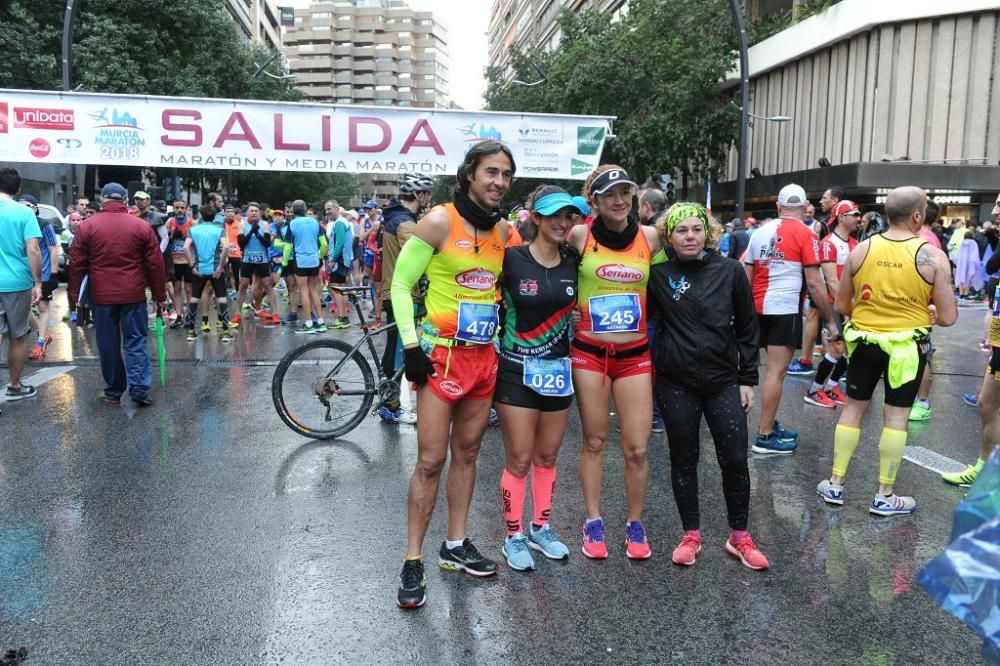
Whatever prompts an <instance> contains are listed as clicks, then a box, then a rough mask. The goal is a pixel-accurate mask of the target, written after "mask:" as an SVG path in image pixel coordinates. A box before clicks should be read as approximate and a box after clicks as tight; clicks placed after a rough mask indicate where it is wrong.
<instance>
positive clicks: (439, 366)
mask: <svg viewBox="0 0 1000 666" xmlns="http://www.w3.org/2000/svg"><path fill="white" fill-rule="evenodd" d="M428 357H429V358H430V360H431V365H432V366H433V367H434V373H435V374H436V375H437V376H435V377H428V378H427V386H428V388H430V390H431V391H432V392H433V393H434V395H436V396H437V397H438V398H440V399H441V400H442V401H444V402H447V403H448V404H452V405H453V404H455V403H457V402H459V401H460V400H487V399H489V398H491V397H492V396H493V391H494V389H495V388H496V379H497V352H496V348H495V347H494V346H493V345H471V344H470V345H456V346H454V347H448V346H445V345H434V346H433V347H432V348H431V352H430V354H428Z"/></svg>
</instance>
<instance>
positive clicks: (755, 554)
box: [726, 532, 771, 571]
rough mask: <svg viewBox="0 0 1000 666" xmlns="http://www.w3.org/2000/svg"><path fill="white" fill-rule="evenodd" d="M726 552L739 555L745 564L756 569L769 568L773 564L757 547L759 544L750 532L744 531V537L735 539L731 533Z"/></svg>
mask: <svg viewBox="0 0 1000 666" xmlns="http://www.w3.org/2000/svg"><path fill="white" fill-rule="evenodd" d="M726 552H727V553H729V554H730V555H732V556H733V557H738V558H739V559H740V562H742V563H743V566H745V567H747V568H748V569H753V570H754V571H760V570H762V569H767V568H768V567H770V566H771V564H770V563H769V562H768V561H767V558H766V557H764V553H762V552H760V550H758V549H757V544H756V543H754V540H753V539H751V538H750V533H749V532H746V533H744V536H743V538H741V539H739V540H734V537H733V535H729V538H728V539H727V540H726Z"/></svg>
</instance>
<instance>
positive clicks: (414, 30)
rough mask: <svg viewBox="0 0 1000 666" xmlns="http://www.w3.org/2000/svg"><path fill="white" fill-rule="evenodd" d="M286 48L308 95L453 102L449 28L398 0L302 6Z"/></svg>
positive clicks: (424, 104) (344, 100) (338, 100)
mask: <svg viewBox="0 0 1000 666" xmlns="http://www.w3.org/2000/svg"><path fill="white" fill-rule="evenodd" d="M284 44H285V46H284V54H285V57H286V58H287V61H288V69H289V72H290V73H291V74H294V75H295V84H296V86H297V87H298V88H299V90H301V91H302V92H303V94H304V95H305V98H306V100H307V101H317V102H331V103H334V104H373V105H376V106H413V107H420V108H448V107H449V101H450V100H449V98H448V87H449V76H448V33H447V30H446V29H445V27H444V26H443V25H442V24H441V23H440V22H439V21H438V20H436V19H435V18H434V15H433V14H432V13H431V12H418V11H414V10H412V9H410V8H409V7H407V6H406V4H405V3H403V2H399V1H392V2H390V1H388V0H381V1H376V2H372V1H370V0H369V1H367V2H365V1H363V0H359V1H358V2H357V4H347V3H336V4H332V3H320V2H316V3H313V4H311V5H309V7H308V8H305V9H296V10H295V27H294V28H290V29H288V30H287V31H286V32H285V40H284Z"/></svg>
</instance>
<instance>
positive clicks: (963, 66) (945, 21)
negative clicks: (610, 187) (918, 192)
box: [713, 0, 1000, 220]
mask: <svg viewBox="0 0 1000 666" xmlns="http://www.w3.org/2000/svg"><path fill="white" fill-rule="evenodd" d="M998 31H1000V9H998V8H997V5H996V3H995V2H986V1H983V0H952V1H951V2H949V3H940V2H933V1H931V0H886V1H884V2H878V3H872V2H869V1H868V0H843V1H842V2H840V3H838V4H836V5H834V6H833V7H831V8H830V9H829V10H827V11H826V12H825V13H823V14H820V15H817V16H813V17H811V18H809V19H806V20H805V21H802V22H801V23H798V24H796V25H794V26H792V27H790V28H789V29H787V30H784V31H782V32H781V33H779V34H777V35H775V36H774V37H772V38H770V39H768V40H765V41H763V42H761V43H759V44H757V45H755V46H753V47H752V48H751V49H750V67H749V70H750V100H751V101H750V109H749V110H750V112H751V113H753V114H756V115H760V116H765V117H769V116H770V117H773V116H779V115H785V116H791V117H792V120H791V121H790V122H784V123H776V122H768V121H766V120H760V119H755V120H753V121H752V126H751V127H750V129H749V138H748V146H749V151H748V159H747V170H748V174H747V175H749V173H751V172H752V173H755V174H756V175H755V177H751V178H750V180H749V181H748V183H747V209H748V210H749V211H751V212H752V211H753V210H754V209H755V208H763V209H765V210H767V209H768V208H773V201H774V196H775V194H776V193H777V191H778V190H779V189H780V187H781V186H782V185H784V184H785V183H787V182H790V181H795V182H799V183H800V184H802V185H803V186H804V187H806V191H807V192H808V193H809V194H810V196H811V197H815V198H818V197H819V195H821V194H822V192H823V190H824V189H826V188H827V187H829V186H830V185H835V184H836V185H841V186H843V187H845V188H846V189H847V191H848V194H849V196H851V197H852V198H855V199H857V200H859V202H862V203H865V204H870V205H871V206H878V205H879V204H880V203H881V202H882V201H884V195H885V194H886V193H887V192H888V190H889V189H891V188H893V187H897V186H899V185H906V184H910V185H920V186H922V187H924V188H926V189H928V190H929V191H930V194H931V195H932V196H934V197H935V198H936V199H937V200H938V201H939V203H942V204H944V205H945V206H946V209H945V214H944V216H945V217H946V218H948V219H954V218H959V217H961V218H965V219H970V218H971V219H973V220H982V219H989V218H988V215H989V209H990V208H992V205H993V201H994V198H995V196H996V193H997V190H998V188H1000V166H998V163H1000V44H998V38H997V34H998ZM726 85H728V86H729V87H731V88H733V90H734V92H735V90H736V87H738V85H739V73H738V72H733V73H731V75H730V77H729V80H728V81H727V83H726ZM736 157H737V154H736V148H735V146H734V147H733V148H732V150H731V151H730V157H729V160H728V164H727V169H726V171H725V174H726V176H725V178H724V179H723V180H724V181H727V182H723V183H720V184H718V185H717V186H716V187H715V188H714V190H713V204H716V205H717V207H719V208H724V207H728V206H731V205H732V204H734V203H735V192H736V187H735V185H736V183H735V180H736V177H737V173H736V165H737V159H736ZM821 164H822V165H823V166H821Z"/></svg>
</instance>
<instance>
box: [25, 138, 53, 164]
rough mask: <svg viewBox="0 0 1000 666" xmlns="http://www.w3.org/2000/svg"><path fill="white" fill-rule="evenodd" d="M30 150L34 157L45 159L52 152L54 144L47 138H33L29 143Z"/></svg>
mask: <svg viewBox="0 0 1000 666" xmlns="http://www.w3.org/2000/svg"><path fill="white" fill-rule="evenodd" d="M28 152H29V153H31V156H32V157H36V158H38V159H44V158H46V157H48V156H49V153H51V152H52V146H50V145H49V142H48V141H46V140H45V139H33V140H32V141H31V143H29V144H28Z"/></svg>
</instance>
